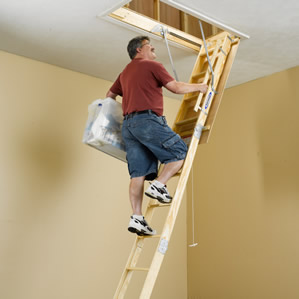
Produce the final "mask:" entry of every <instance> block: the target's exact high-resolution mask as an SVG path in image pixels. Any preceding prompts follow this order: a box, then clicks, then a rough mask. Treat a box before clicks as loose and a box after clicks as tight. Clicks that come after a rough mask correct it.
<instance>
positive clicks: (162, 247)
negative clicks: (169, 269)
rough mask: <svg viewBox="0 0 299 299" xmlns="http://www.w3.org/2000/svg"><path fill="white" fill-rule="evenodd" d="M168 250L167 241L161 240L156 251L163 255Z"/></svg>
mask: <svg viewBox="0 0 299 299" xmlns="http://www.w3.org/2000/svg"><path fill="white" fill-rule="evenodd" d="M167 249H168V241H167V240H166V239H161V241H160V245H159V248H158V251H159V252H160V253H162V254H165V253H166V251H167Z"/></svg>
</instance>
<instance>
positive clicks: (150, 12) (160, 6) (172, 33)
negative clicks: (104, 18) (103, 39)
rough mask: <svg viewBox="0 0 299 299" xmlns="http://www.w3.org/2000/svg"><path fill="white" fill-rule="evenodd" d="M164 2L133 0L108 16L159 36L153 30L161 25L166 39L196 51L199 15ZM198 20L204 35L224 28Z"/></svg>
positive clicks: (199, 37)
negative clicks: (165, 31) (196, 15)
mask: <svg viewBox="0 0 299 299" xmlns="http://www.w3.org/2000/svg"><path fill="white" fill-rule="evenodd" d="M164 2H165V1H164ZM164 2H162V1H160V0H132V1H130V2H129V3H127V4H126V5H124V6H123V7H121V8H119V9H117V10H115V11H113V12H111V13H110V14H109V17H110V18H113V19H114V20H117V21H120V22H122V23H123V24H126V25H131V26H134V27H135V28H136V29H141V30H144V31H147V32H149V33H152V34H155V35H158V36H161V33H160V32H153V29H154V28H155V27H157V26H158V25H159V24H161V25H163V26H165V27H166V28H167V30H168V35H167V39H168V40H170V41H172V42H174V43H176V44H180V45H182V46H185V47H187V48H191V49H193V50H196V51H199V49H200V47H201V46H202V35H201V31H200V26H199V22H198V20H199V18H197V17H195V16H193V15H191V14H188V13H187V12H185V11H182V10H180V9H178V8H175V7H173V6H170V5H168V4H166V3H164ZM201 22H202V26H203V31H204V35H205V38H209V37H211V36H214V35H216V34H218V33H221V32H222V31H223V30H222V29H220V28H218V27H217V26H215V25H212V24H209V23H207V22H205V21H202V20H201Z"/></svg>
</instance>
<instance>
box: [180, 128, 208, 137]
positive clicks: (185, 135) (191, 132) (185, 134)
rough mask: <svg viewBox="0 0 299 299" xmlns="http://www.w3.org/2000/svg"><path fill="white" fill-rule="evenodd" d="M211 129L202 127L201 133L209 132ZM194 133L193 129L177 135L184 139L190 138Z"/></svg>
mask: <svg viewBox="0 0 299 299" xmlns="http://www.w3.org/2000/svg"><path fill="white" fill-rule="evenodd" d="M210 129H211V126H204V127H203V129H202V130H203V131H209V130H210ZM193 133H194V129H193V130H189V131H183V132H180V133H179V135H180V136H181V137H182V138H184V137H192V135H193Z"/></svg>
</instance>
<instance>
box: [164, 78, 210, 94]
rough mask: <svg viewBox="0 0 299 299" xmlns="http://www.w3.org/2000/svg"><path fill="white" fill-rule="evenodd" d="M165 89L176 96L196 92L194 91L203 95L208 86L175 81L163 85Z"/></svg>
mask: <svg viewBox="0 0 299 299" xmlns="http://www.w3.org/2000/svg"><path fill="white" fill-rule="evenodd" d="M165 87H166V88H167V89H168V90H169V91H171V92H173V93H177V94H185V93H189V92H196V91H200V92H202V93H205V92H206V91H207V89H208V85H207V84H204V83H185V82H180V81H176V80H173V81H171V82H168V83H167V84H166V85H165Z"/></svg>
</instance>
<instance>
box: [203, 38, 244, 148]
mask: <svg viewBox="0 0 299 299" xmlns="http://www.w3.org/2000/svg"><path fill="white" fill-rule="evenodd" d="M239 44H240V39H236V40H235V41H234V42H233V43H232V45H231V50H230V51H229V54H228V57H227V58H226V62H225V66H224V69H223V71H222V75H221V77H220V80H219V83H218V87H217V91H218V94H216V95H215V96H214V99H213V106H211V109H210V111H209V115H208V117H207V121H206V124H205V126H210V130H206V131H203V132H202V136H201V138H200V141H199V143H200V144H204V143H208V141H209V138H210V136H211V131H212V128H213V124H214V121H215V119H216V116H217V112H218V110H219V107H220V104H221V100H222V97H223V94H224V89H225V86H226V83H227V80H228V77H229V74H230V71H231V67H232V64H233V62H234V59H235V56H236V53H237V50H238V47H239Z"/></svg>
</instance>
